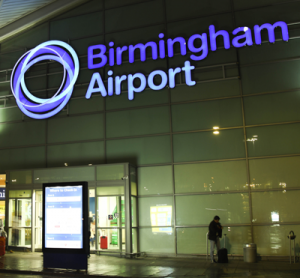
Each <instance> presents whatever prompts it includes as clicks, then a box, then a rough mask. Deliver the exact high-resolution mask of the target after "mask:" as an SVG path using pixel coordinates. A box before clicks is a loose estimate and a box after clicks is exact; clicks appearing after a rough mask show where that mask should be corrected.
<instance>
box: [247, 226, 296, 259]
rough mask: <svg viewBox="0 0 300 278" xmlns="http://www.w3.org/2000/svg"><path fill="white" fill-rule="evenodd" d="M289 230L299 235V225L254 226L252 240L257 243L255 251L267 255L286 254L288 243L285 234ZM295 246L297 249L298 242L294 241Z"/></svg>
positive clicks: (287, 253) (286, 234) (287, 252)
mask: <svg viewBox="0 0 300 278" xmlns="http://www.w3.org/2000/svg"><path fill="white" fill-rule="evenodd" d="M291 230H292V231H294V233H295V235H299V234H300V225H279V224H275V225H272V226H254V227H253V234H254V242H255V243H256V245H257V253H258V254H259V255H267V256H270V255H279V256H288V255H289V248H290V245H289V242H288V239H287V236H288V235H289V233H290V231H291ZM296 240H297V238H296ZM296 248H297V249H298V250H299V245H298V243H296ZM292 252H293V251H292ZM296 253H297V250H296ZM292 254H293V253H292Z"/></svg>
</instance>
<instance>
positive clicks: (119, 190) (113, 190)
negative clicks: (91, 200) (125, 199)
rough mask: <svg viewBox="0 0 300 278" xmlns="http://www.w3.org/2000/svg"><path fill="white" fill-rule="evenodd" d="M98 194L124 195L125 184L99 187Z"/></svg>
mask: <svg viewBox="0 0 300 278" xmlns="http://www.w3.org/2000/svg"><path fill="white" fill-rule="evenodd" d="M97 195H104V196H105V195H124V186H101V187H97Z"/></svg>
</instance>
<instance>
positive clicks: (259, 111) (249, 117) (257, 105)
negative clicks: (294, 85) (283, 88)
mask: <svg viewBox="0 0 300 278" xmlns="http://www.w3.org/2000/svg"><path fill="white" fill-rule="evenodd" d="M299 104H300V92H299V91H296V92H288V93H281V94H267V95H262V96H253V97H245V98H244V107H245V118H246V124H247V125H252V124H266V123H280V122H289V121H299V120H300V115H299V113H297V109H298V107H299ZM253 111H255V113H253ZM278 111H280V113H278Z"/></svg>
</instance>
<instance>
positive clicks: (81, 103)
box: [69, 97, 104, 115]
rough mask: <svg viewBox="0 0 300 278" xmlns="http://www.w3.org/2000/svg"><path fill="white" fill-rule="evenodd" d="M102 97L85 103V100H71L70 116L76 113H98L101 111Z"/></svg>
mask: <svg viewBox="0 0 300 278" xmlns="http://www.w3.org/2000/svg"><path fill="white" fill-rule="evenodd" d="M103 100H104V98H103V97H94V98H93V99H92V100H90V101H87V99H86V98H80V99H72V98H71V100H70V102H69V112H70V115H72V114H78V113H89V112H94V111H95V112H96V111H97V112H98V111H101V110H103V103H104V101H103Z"/></svg>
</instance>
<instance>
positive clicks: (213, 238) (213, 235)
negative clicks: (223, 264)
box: [208, 215, 223, 263]
mask: <svg viewBox="0 0 300 278" xmlns="http://www.w3.org/2000/svg"><path fill="white" fill-rule="evenodd" d="M222 229H223V227H222V226H221V224H220V217H219V216H217V215H216V216H215V217H214V219H213V221H211V222H210V224H209V228H208V230H209V232H208V239H209V241H210V259H211V262H212V263H216V261H215V260H214V250H215V246H217V251H219V250H220V238H221V237H222Z"/></svg>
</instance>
